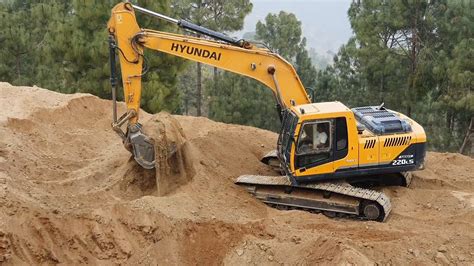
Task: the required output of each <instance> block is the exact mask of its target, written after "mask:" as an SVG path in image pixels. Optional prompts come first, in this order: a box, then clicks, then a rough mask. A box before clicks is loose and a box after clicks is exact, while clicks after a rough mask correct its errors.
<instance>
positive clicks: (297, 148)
mask: <svg viewBox="0 0 474 266" xmlns="http://www.w3.org/2000/svg"><path fill="white" fill-rule="evenodd" d="M350 114H351V111H350V109H349V108H347V107H346V106H345V105H343V104H342V103H340V102H328V103H318V104H305V105H300V106H296V107H292V108H291V109H289V110H287V111H286V112H285V114H284V116H283V123H282V132H281V134H280V138H279V141H278V151H279V156H280V157H281V158H280V159H282V161H283V162H284V164H286V168H287V171H288V172H291V171H292V170H291V169H293V171H294V170H297V171H298V172H300V173H303V172H305V171H306V170H307V169H310V168H314V167H316V166H319V165H323V164H327V163H330V162H333V161H335V160H339V159H342V158H344V157H346V156H347V154H348V151H349V147H348V144H349V139H348V136H349V134H348V127H347V116H348V115H350ZM291 154H294V158H293V160H292V158H291ZM332 171H333V169H330V171H328V172H332Z"/></svg>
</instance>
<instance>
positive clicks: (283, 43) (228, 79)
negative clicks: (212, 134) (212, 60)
mask: <svg viewBox="0 0 474 266" xmlns="http://www.w3.org/2000/svg"><path fill="white" fill-rule="evenodd" d="M252 35H253V34H252ZM254 37H255V39H256V40H257V41H260V42H263V43H265V44H266V45H267V46H268V47H269V48H270V49H271V50H272V51H273V52H276V53H278V54H279V55H280V56H282V57H284V58H285V59H286V60H288V61H289V62H291V63H292V64H293V65H294V66H295V68H296V71H297V72H298V74H299V76H300V78H301V81H302V83H303V84H304V85H305V86H306V87H309V88H313V87H314V86H315V83H316V75H317V72H316V69H315V68H314V66H313V64H312V62H311V58H310V57H309V53H308V51H307V50H306V39H305V38H303V37H302V31H301V22H300V21H298V19H297V18H296V16H295V15H294V14H291V13H286V12H283V11H282V12H280V13H279V14H278V15H276V14H268V16H267V17H266V18H265V22H261V21H259V22H258V23H257V26H256V32H255V36H254ZM217 84H218V86H217V87H212V88H211V89H209V92H208V93H209V96H210V99H211V102H210V104H209V117H210V118H212V119H215V120H217V121H223V122H228V123H237V124H243V125H251V126H256V127H260V128H264V129H269V130H273V131H277V130H279V128H280V122H279V116H278V113H277V111H276V108H275V107H276V102H275V97H274V96H273V95H272V93H271V91H270V90H269V89H268V88H265V87H264V86H263V85H262V84H260V83H258V82H257V81H254V80H251V79H248V78H246V77H242V76H237V75H234V74H230V73H225V74H224V75H222V76H220V77H219V78H218V82H217Z"/></svg>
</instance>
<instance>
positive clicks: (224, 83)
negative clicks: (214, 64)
mask: <svg viewBox="0 0 474 266" xmlns="http://www.w3.org/2000/svg"><path fill="white" fill-rule="evenodd" d="M217 82H218V84H219V86H218V88H216V89H214V88H215V87H213V86H211V87H210V89H209V95H210V97H209V98H210V99H209V117H210V118H212V119H214V120H216V121H221V122H225V123H235V124H241V125H249V126H254V127H260V128H264V129H268V130H273V131H277V130H278V129H279V128H280V122H279V118H278V113H277V111H276V108H275V100H274V97H273V94H272V92H271V90H270V89H268V88H266V87H264V86H263V85H262V84H260V83H259V82H257V81H255V80H252V79H249V78H243V77H242V76H239V75H237V74H233V73H230V72H224V73H223V74H222V75H219V77H218V80H217Z"/></svg>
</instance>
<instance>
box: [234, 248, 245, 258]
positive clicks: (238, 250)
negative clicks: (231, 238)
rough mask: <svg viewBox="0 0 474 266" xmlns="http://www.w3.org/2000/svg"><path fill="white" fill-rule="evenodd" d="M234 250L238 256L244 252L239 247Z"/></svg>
mask: <svg viewBox="0 0 474 266" xmlns="http://www.w3.org/2000/svg"><path fill="white" fill-rule="evenodd" d="M235 252H237V255H239V256H242V255H243V254H244V250H243V249H241V248H238V249H236V250H235Z"/></svg>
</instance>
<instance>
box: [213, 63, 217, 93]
mask: <svg viewBox="0 0 474 266" xmlns="http://www.w3.org/2000/svg"><path fill="white" fill-rule="evenodd" d="M217 74H218V72H217V67H214V76H213V81H214V91H217Z"/></svg>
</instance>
